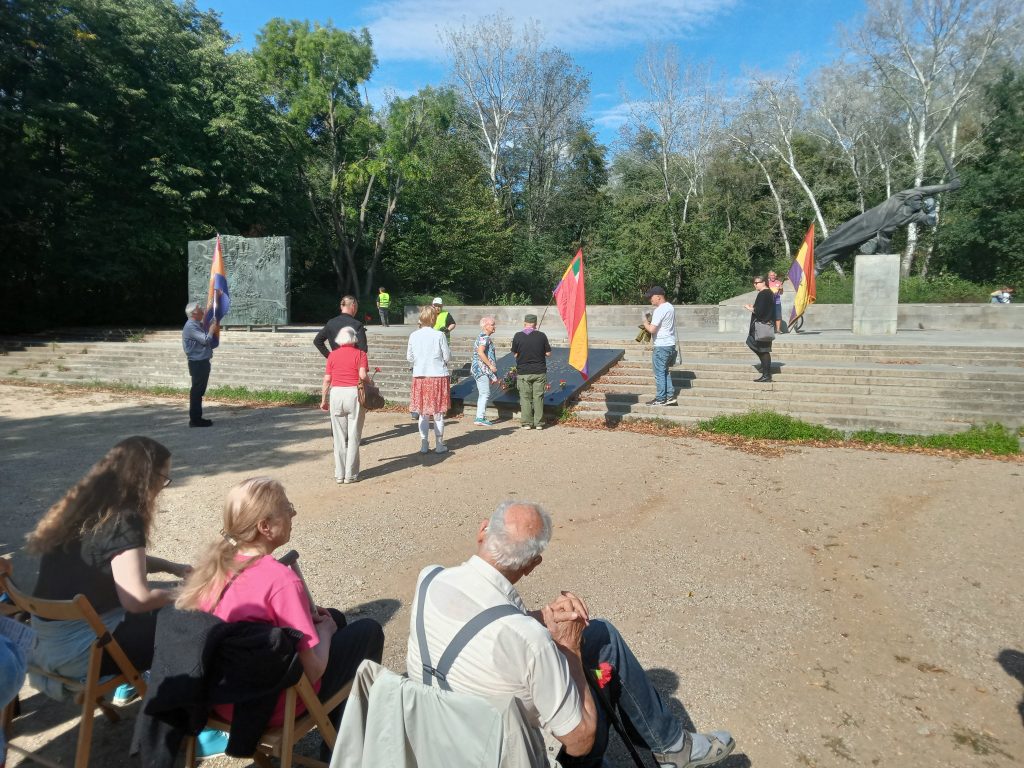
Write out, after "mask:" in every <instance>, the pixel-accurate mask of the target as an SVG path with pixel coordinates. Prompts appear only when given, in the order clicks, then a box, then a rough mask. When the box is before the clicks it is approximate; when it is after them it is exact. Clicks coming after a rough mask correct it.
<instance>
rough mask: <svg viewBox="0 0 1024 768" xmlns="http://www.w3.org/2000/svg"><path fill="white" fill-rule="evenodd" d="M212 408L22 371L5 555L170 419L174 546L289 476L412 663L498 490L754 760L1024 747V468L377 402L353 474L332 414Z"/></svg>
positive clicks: (337, 588) (695, 708)
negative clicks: (434, 568) (447, 576)
mask: <svg viewBox="0 0 1024 768" xmlns="http://www.w3.org/2000/svg"><path fill="white" fill-rule="evenodd" d="M209 415H210V417H211V418H213V419H214V420H215V421H216V424H215V426H214V427H213V428H212V429H208V430H190V429H188V428H187V427H186V426H185V418H184V416H185V413H184V404H183V403H181V402H174V401H167V400H161V399H159V398H142V397H139V398H130V399H128V398H125V397H121V396H114V395H106V394H80V395H67V394H54V393H50V392H48V391H46V390H41V389H35V388H20V387H10V386H0V450H2V455H3V464H2V470H0V510H2V513H0V514H2V515H3V525H2V529H0V554H2V553H10V552H12V551H13V550H15V549H16V548H17V547H18V546H19V542H20V541H21V538H22V536H23V535H24V533H25V532H26V531H27V530H29V529H30V528H31V527H32V525H33V524H34V521H35V520H36V519H38V516H39V515H40V514H41V513H42V512H43V511H44V510H45V509H46V508H47V507H48V506H49V505H50V504H52V503H53V502H54V501H55V500H56V499H57V498H59V496H60V495H61V494H62V493H63V491H64V490H65V489H66V488H67V487H68V486H69V485H70V484H71V483H72V482H73V481H74V480H76V479H77V478H78V477H79V476H80V475H81V474H82V473H83V472H84V471H85V470H86V469H87V468H88V467H89V466H90V465H91V463H92V462H93V461H95V460H96V459H97V458H98V457H99V456H100V455H102V453H103V452H104V451H106V450H107V448H109V447H110V446H111V445H112V444H113V443H114V442H116V441H117V440H118V439H120V438H122V437H125V436H128V435H131V434H146V435H150V436H152V437H154V438H156V439H158V440H161V441H162V442H164V443H165V444H166V445H167V446H168V447H169V448H170V449H171V450H172V452H173V454H174V459H173V461H174V467H173V471H172V474H173V477H174V482H173V483H172V485H171V486H170V487H169V488H168V489H167V490H166V491H165V492H164V494H163V495H162V496H161V504H162V508H163V509H164V510H166V511H165V512H164V513H163V514H162V515H161V516H160V518H159V521H158V526H159V527H158V530H157V531H156V534H155V538H154V547H153V549H154V552H155V553H156V554H159V555H162V556H167V557H171V558H179V559H191V558H193V557H194V556H195V555H196V553H197V552H198V551H199V549H200V548H201V545H202V544H204V543H205V542H206V541H208V540H210V539H211V538H212V536H214V535H215V534H216V531H217V530H218V529H219V527H220V522H219V519H220V517H219V516H220V503H221V501H222V499H223V497H224V493H225V491H226V490H227V489H228V488H229V487H230V486H231V485H232V484H233V483H235V482H237V481H238V480H240V479H242V478H245V477H248V476H251V475H254V474H270V475H273V476H274V477H277V478H278V479H280V480H281V481H282V482H283V483H284V484H285V487H286V488H287V489H288V491H289V495H290V496H291V498H292V500H293V502H294V504H295V506H296V508H297V509H298V511H299V517H298V518H296V521H295V527H294V534H293V545H294V546H295V548H296V549H298V550H299V552H300V553H301V555H302V563H303V570H304V573H305V574H306V576H307V579H308V581H309V582H310V586H311V587H312V590H313V592H314V594H315V595H316V596H317V598H318V600H319V601H320V602H321V603H323V604H328V605H335V606H338V607H340V608H343V609H345V610H346V611H348V612H353V611H359V612H360V613H361V615H373V616H376V617H377V618H379V619H381V620H382V621H387V623H386V626H385V631H386V632H387V635H388V642H387V648H386V658H385V662H386V663H387V664H388V665H389V666H391V667H392V668H395V669H398V670H402V669H404V655H405V643H406V640H407V637H408V603H409V600H410V597H411V593H412V588H413V584H414V581H415V576H416V574H417V572H418V571H419V569H420V568H421V567H422V566H423V565H425V564H427V563H432V562H439V563H444V564H454V563H457V562H459V561H461V560H462V559H464V558H465V557H467V556H468V554H469V553H470V551H471V542H472V537H473V534H474V532H475V528H476V526H477V525H478V524H479V521H480V520H481V519H482V518H483V517H485V516H487V515H488V514H489V512H490V510H491V509H493V507H494V506H495V505H496V504H497V502H499V501H500V500H502V499H504V498H507V497H510V496H517V497H524V498H530V499H535V500H538V501H540V502H542V503H544V504H545V505H546V506H547V507H548V509H549V510H550V511H551V512H552V514H553V516H554V519H555V535H554V540H553V542H552V545H551V547H550V548H549V550H548V552H547V553H546V555H545V562H544V564H543V565H542V566H541V567H540V568H539V569H538V570H537V571H536V572H535V573H534V574H533V575H531V576H530V577H529V578H528V579H527V580H525V581H524V582H523V584H522V585H521V586H522V589H521V591H522V593H523V596H524V599H525V600H526V602H527V603H528V604H529V603H539V602H540V601H542V600H546V599H548V598H550V597H553V596H554V594H555V593H556V592H557V590H558V589H559V588H572V589H574V590H575V591H577V592H579V593H580V594H582V595H584V596H585V597H586V598H588V600H589V602H590V605H591V608H592V611H593V612H595V613H597V614H599V615H602V616H606V617H608V618H610V619H612V620H613V621H614V622H615V623H616V624H618V626H619V627H620V628H621V629H622V630H623V633H624V634H625V635H626V637H627V638H628V639H629V640H630V642H631V643H632V645H633V648H634V650H635V651H636V653H637V655H638V656H639V658H640V659H641V661H642V662H643V663H644V664H645V666H647V667H648V668H649V669H650V670H651V674H652V677H653V679H654V680H655V681H656V684H657V686H658V687H659V689H660V690H661V691H662V693H663V694H665V695H667V696H668V697H669V698H670V699H671V700H672V706H673V707H675V708H676V710H677V711H678V712H679V713H680V714H681V715H685V716H687V717H689V718H691V719H692V721H693V722H694V723H695V724H696V725H697V727H699V728H702V729H707V728H715V727H721V728H726V729H729V730H731V731H732V732H733V733H734V735H735V736H736V739H737V743H738V745H739V747H738V750H737V755H738V756H736V757H734V758H732V759H731V760H730V762H729V763H728V765H730V766H732V767H733V768H739V766H747V765H756V766H760V767H767V768H774V767H775V766H822V767H823V766H842V765H899V766H903V767H912V766H922V768H924V767H926V766H927V767H929V768H930V767H932V766H947V765H948V766H953V765H956V766H991V767H993V768H999V767H1001V766H1009V765H1015V764H1019V763H1020V762H1022V761H1024V702H1022V696H1024V689H1022V681H1024V619H1022V617H1024V610H1022V608H1024V596H1022V590H1021V586H1020V584H1021V565H1020V564H1021V562H1022V561H1024V535H1022V534H1024V523H1022V520H1021V514H1020V511H1019V504H1020V499H1021V498H1022V495H1024V480H1022V477H1021V475H1022V473H1024V465H1021V464H1012V463H1000V462H995V461H986V460H981V459H969V460H955V459H947V458H941V457H932V456H918V455H901V454H891V453H874V452H869V451H861V450H843V449H827V450H826V449H791V450H787V451H785V452H784V454H783V455H782V456H780V457H778V458H764V457H761V456H756V455H751V454H748V453H744V452H741V451H737V450H734V449H730V448H726V447H722V446H719V445H714V444H711V443H707V442H702V441H698V440H695V439H690V438H664V437H649V436H644V435H636V434H630V433H615V432H603V431H590V430H584V429H579V428H573V427H557V428H554V429H549V430H545V431H543V432H527V431H520V430H518V429H516V428H515V425H514V424H512V423H509V422H506V423H503V424H500V425H498V426H496V427H495V428H493V429H479V428H473V427H472V426H471V425H470V424H469V423H468V421H467V420H465V419H463V420H461V421H457V422H454V423H452V424H451V425H450V426H449V428H448V432H447V438H448V444H449V446H450V447H451V448H452V451H451V453H450V454H448V455H447V456H444V457H440V456H435V455H433V454H431V455H429V456H427V457H425V458H422V457H420V456H419V454H417V453H416V452H415V451H416V449H417V448H418V445H419V441H418V437H416V436H415V435H414V425H413V423H412V422H411V421H409V420H408V419H407V418H406V417H404V416H402V415H400V414H371V415H370V417H369V418H368V420H367V424H366V429H365V430H364V436H365V438H366V440H367V444H366V445H365V446H364V447H363V449H362V454H361V455H362V464H363V469H362V472H361V477H362V478H363V479H362V480H361V482H359V483H357V484H355V485H350V486H337V485H335V483H334V481H333V475H332V469H333V465H332V463H331V462H332V460H331V458H330V454H329V451H330V446H331V441H330V429H329V426H328V425H327V422H326V418H325V417H324V416H323V414H321V413H320V412H318V411H313V410H308V409H307V410H304V409H283V408H282V409H265V410H248V409H242V408H233V407H230V406H217V405H213V406H212V407H210V408H209ZM1015 510H1016V511H1015ZM18 560H19V562H18V563H17V566H18V567H19V568H23V569H24V568H28V567H30V565H29V564H28V563H25V562H21V559H20V558H18ZM1000 660H1002V662H1003V663H1002V664H1001V663H1000ZM26 695H28V696H29V697H30V698H28V700H27V702H26V709H27V711H28V714H27V715H26V717H24V718H22V719H21V720H19V721H17V722H16V723H15V733H16V735H17V734H21V735H22V738H21V739H20V741H21V742H22V743H25V735H26V734H36V736H35V738H34V739H33V740H34V741H35V742H36V743H38V744H46V746H44V747H43V750H42V751H43V753H44V754H45V755H47V756H49V757H51V758H57V759H61V760H63V761H64V762H65V763H66V762H68V761H69V759H70V757H71V753H72V749H73V743H74V738H73V726H74V721H73V719H72V715H73V710H72V709H71V708H68V707H64V706H61V705H57V704H52V703H49V702H47V701H44V700H43V699H42V697H41V696H39V695H34V694H33V693H32V692H31V691H29V690H28V689H26ZM129 712H130V713H133V712H134V710H129ZM131 722H132V719H131V717H129V718H126V720H125V721H124V722H122V723H120V724H117V725H110V724H108V723H105V722H100V723H99V724H98V725H97V733H96V747H95V756H94V760H93V764H94V765H110V766H117V765H131V764H133V761H131V760H130V759H129V758H128V757H127V756H126V754H125V753H126V749H127V744H128V741H129V740H130V731H131ZM69 729H71V731H70V732H69ZM740 753H742V754H740ZM11 758H12V759H11V761H10V764H11V765H18V764H19V759H18V758H17V757H16V756H14V755H13V754H12V756H11ZM214 762H216V763H217V764H224V765H242V764H243V763H242V762H240V761H228V760H220V761H214ZM616 765H626V763H625V762H623V761H622V760H621V757H620V758H619V759H617V762H616Z"/></svg>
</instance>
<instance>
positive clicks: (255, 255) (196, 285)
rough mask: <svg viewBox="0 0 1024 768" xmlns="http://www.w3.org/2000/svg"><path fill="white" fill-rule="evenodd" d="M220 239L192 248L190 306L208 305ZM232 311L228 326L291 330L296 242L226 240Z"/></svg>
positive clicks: (224, 249) (223, 247)
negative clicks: (192, 303) (288, 326)
mask: <svg viewBox="0 0 1024 768" xmlns="http://www.w3.org/2000/svg"><path fill="white" fill-rule="evenodd" d="M215 245H216V238H211V239H209V240H190V241H189V243H188V295H189V300H194V301H205V300H206V292H207V287H208V286H209V282H210V263H211V262H212V261H213V249H214V246H215ZM220 246H221V250H222V252H223V254H224V267H225V269H226V270H227V273H228V289H229V291H230V293H231V311H230V312H229V313H228V315H227V316H226V317H225V318H224V325H225V326H239V325H243V326H253V325H269V326H272V327H276V326H278V325H286V324H287V323H288V320H289V315H290V310H291V299H290V287H291V284H290V277H291V275H290V270H291V240H290V238H287V237H236V236H234V235H221V236H220Z"/></svg>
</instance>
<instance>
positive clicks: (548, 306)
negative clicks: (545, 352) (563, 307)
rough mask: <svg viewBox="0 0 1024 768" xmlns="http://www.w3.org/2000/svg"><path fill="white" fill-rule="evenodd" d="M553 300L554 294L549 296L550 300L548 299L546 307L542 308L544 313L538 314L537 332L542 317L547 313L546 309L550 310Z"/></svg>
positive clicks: (542, 320) (542, 319)
mask: <svg viewBox="0 0 1024 768" xmlns="http://www.w3.org/2000/svg"><path fill="white" fill-rule="evenodd" d="M554 300H555V294H553V293H552V294H551V298H550V299H548V305H547V306H546V307H544V311H543V312H541V313H540V320H539V321H538V322H537V330H538V331H539V330H540V326H541V323H543V322H544V315H546V314H547V313H548V309H550V308H551V302H552V301H554Z"/></svg>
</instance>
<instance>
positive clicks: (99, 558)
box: [32, 514, 146, 613]
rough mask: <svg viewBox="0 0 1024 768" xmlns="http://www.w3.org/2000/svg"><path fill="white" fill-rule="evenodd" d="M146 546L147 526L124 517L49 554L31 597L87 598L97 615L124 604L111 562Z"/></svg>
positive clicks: (131, 516)
mask: <svg viewBox="0 0 1024 768" xmlns="http://www.w3.org/2000/svg"><path fill="white" fill-rule="evenodd" d="M145 546H146V525H145V523H144V522H143V520H142V518H141V517H140V516H139V515H135V514H128V515H121V516H120V517H118V518H115V519H114V520H112V521H110V522H108V523H107V524H105V525H103V526H101V527H100V528H98V529H97V530H96V531H94V532H93V533H91V534H86V535H85V536H83V537H82V538H80V539H76V540H75V541H72V542H69V543H68V544H67V545H65V546H64V547H58V548H57V549H55V550H53V551H52V552H47V553H46V554H45V555H43V556H42V558H41V559H40V562H39V578H38V579H37V580H36V586H35V589H34V590H33V592H32V594H33V595H35V596H36V597H41V598H43V599H44V600H70V599H71V598H73V597H74V596H75V595H85V596H86V597H87V598H89V602H90V603H92V607H93V608H95V609H96V611H97V612H98V613H104V612H105V611H109V610H110V609H111V608H116V607H117V606H119V605H120V604H121V601H120V600H119V599H118V597H117V589H116V588H115V587H114V574H113V573H112V572H111V570H110V561H111V560H112V559H113V558H114V556H115V555H119V554H121V553H122V552H125V551H127V550H129V549H136V548H138V547H145Z"/></svg>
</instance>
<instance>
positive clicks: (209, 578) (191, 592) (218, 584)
mask: <svg viewBox="0 0 1024 768" xmlns="http://www.w3.org/2000/svg"><path fill="white" fill-rule="evenodd" d="M284 514H289V511H288V496H287V495H286V494H285V492H284V486H283V485H281V484H280V483H279V482H277V480H274V479H273V478H270V477H251V478H249V479H248V480H243V481H242V482H241V483H239V484H238V485H236V486H235V487H234V488H232V489H231V490H230V491H228V495H227V498H226V499H225V500H224V527H223V528H222V529H221V532H220V537H219V538H218V539H217V540H216V541H214V542H213V543H212V544H210V545H209V546H208V547H207V549H206V552H205V553H203V555H202V557H200V559H199V563H198V564H197V565H196V566H195V568H194V569H193V570H192V573H191V574H190V575H189V577H188V579H186V581H185V584H184V585H183V586H182V588H181V590H180V591H179V593H178V597H177V599H176V600H175V601H174V604H175V605H176V606H177V607H178V608H181V609H183V610H193V609H197V608H199V606H200V605H202V604H203V603H204V602H206V601H208V600H209V598H210V597H211V596H213V595H215V594H217V593H218V591H219V590H221V589H223V588H224V585H225V584H226V583H227V582H228V579H230V578H231V577H232V576H233V575H234V574H235V573H236V572H238V571H241V570H244V569H245V568H246V567H247V566H248V565H249V564H251V563H255V562H256V561H257V560H259V558H256V557H254V558H250V559H249V560H247V561H245V562H243V563H240V562H239V561H238V560H236V558H235V556H236V555H237V554H238V549H239V547H241V546H245V545H248V544H252V543H253V542H254V541H255V540H256V538H257V537H258V536H259V529H258V528H257V526H258V525H259V524H260V523H261V522H262V521H264V520H276V519H278V518H280V517H281V516H282V515H284Z"/></svg>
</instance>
